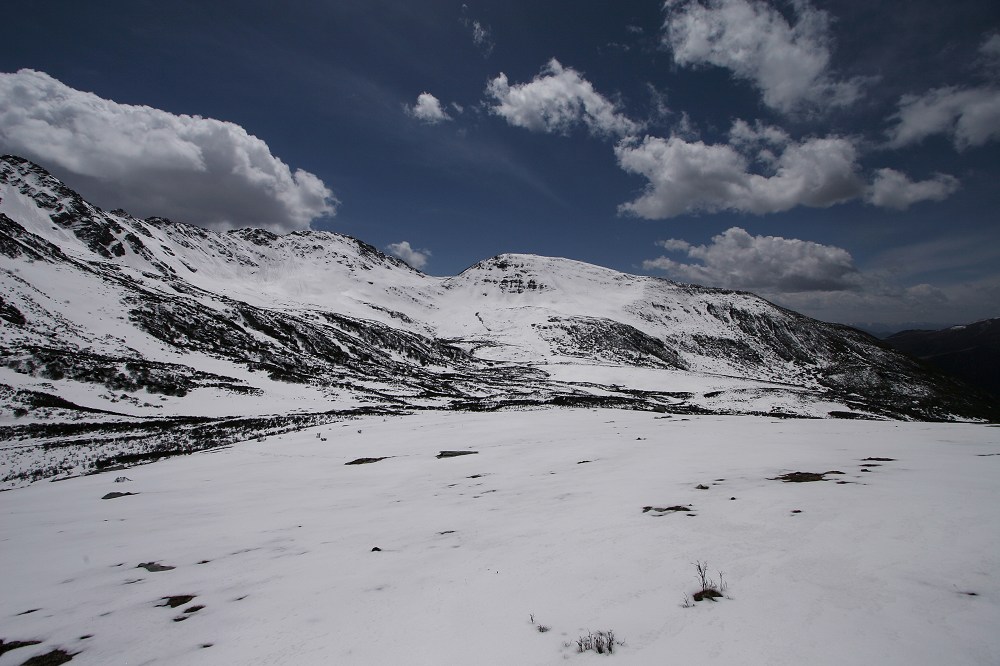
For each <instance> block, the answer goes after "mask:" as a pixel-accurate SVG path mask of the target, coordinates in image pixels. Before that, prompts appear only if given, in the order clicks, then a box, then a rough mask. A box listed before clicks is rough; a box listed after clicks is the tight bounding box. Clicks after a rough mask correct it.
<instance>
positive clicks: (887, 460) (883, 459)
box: [861, 458, 896, 462]
mask: <svg viewBox="0 0 1000 666" xmlns="http://www.w3.org/2000/svg"><path fill="white" fill-rule="evenodd" d="M861 461H862V462H896V459H895V458H862V459H861Z"/></svg>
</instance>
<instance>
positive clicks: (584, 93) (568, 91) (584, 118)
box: [486, 58, 639, 136]
mask: <svg viewBox="0 0 1000 666" xmlns="http://www.w3.org/2000/svg"><path fill="white" fill-rule="evenodd" d="M486 94H487V96H488V97H490V98H492V100H493V104H492V106H490V111H491V112H492V113H494V114H496V115H498V116H501V117H503V118H504V119H505V120H506V121H507V122H508V123H509V124H511V125H514V126H515V127H524V128H525V129H529V130H532V131H536V132H549V133H553V134H568V133H569V132H570V130H572V129H574V128H575V127H577V126H579V125H583V126H585V127H586V128H587V129H588V130H589V131H590V133H591V134H594V135H597V136H624V135H626V134H632V133H634V132H636V131H638V130H639V125H638V124H637V123H635V122H633V121H632V120H630V119H629V118H628V117H626V116H625V115H624V114H623V113H621V112H620V111H618V109H617V107H616V106H615V104H614V103H612V102H611V101H610V100H608V99H607V98H606V97H604V96H603V95H601V94H600V93H599V92H597V91H596V90H594V86H593V85H592V84H591V83H590V81H588V80H587V79H585V78H583V76H581V75H580V73H579V72H577V71H576V70H574V69H573V68H572V67H563V65H562V64H561V63H560V62H559V61H558V60H556V59H555V58H552V59H551V60H549V62H548V63H547V64H546V65H545V66H544V67H543V68H542V71H541V72H540V73H539V74H538V75H537V76H535V78H534V79H532V80H531V82H530V83H517V84H514V85H511V84H510V82H509V81H508V79H507V75H506V74H503V73H501V74H500V75H499V76H497V77H496V78H494V79H493V80H492V81H490V82H489V84H488V85H487V87H486Z"/></svg>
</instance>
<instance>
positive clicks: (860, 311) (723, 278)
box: [643, 227, 1000, 323]
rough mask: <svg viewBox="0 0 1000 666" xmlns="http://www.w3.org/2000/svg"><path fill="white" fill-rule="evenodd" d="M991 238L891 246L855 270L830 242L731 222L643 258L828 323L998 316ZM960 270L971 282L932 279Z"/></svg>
mask: <svg viewBox="0 0 1000 666" xmlns="http://www.w3.org/2000/svg"><path fill="white" fill-rule="evenodd" d="M990 240H991V239H990V238H989V237H988V236H984V237H975V238H945V239H935V240H933V241H927V242H923V243H919V244H916V245H910V246H904V247H900V248H894V249H893V250H890V251H889V252H888V253H886V254H885V255H883V256H880V257H876V259H875V265H874V266H873V267H870V268H868V269H866V270H861V269H859V268H857V267H856V266H855V264H854V260H853V259H852V257H851V255H850V253H849V252H848V251H847V250H845V249H843V248H839V247H836V246H833V245H823V244H820V243H815V242H812V241H805V240H799V239H794V238H781V237H775V236H753V235H751V234H749V233H747V232H746V231H744V230H743V229H740V228H739V227H734V228H731V229H729V230H727V231H725V232H723V233H722V234H719V235H717V236H715V237H714V238H712V239H711V241H710V242H709V243H707V244H705V245H693V244H691V243H689V242H687V241H684V240H680V239H670V240H665V241H660V242H658V243H657V245H659V246H660V247H662V248H664V249H665V250H667V251H668V253H672V255H673V256H672V257H669V256H661V257H658V258H656V259H650V260H647V261H645V262H643V268H644V269H646V270H649V271H663V272H665V273H666V274H667V276H668V277H671V278H673V279H676V280H681V281H684V282H694V283H697V284H706V285H711V286H717V287H724V288H729V289H745V290H749V291H753V292H755V293H757V294H759V295H761V296H763V297H764V298H767V299H768V300H770V301H773V302H775V303H778V304H779V305H783V306H785V307H787V308H790V309H792V310H795V311H797V312H802V313H804V314H807V315H809V316H812V317H816V318H818V319H822V320H825V321H840V322H846V323H850V322H863V321H870V322H872V321H874V322H905V321H941V322H947V321H953V322H962V321H975V320H977V319H982V318H984V317H991V316H996V312H995V304H996V303H997V302H1000V301H998V299H1000V278H998V277H997V275H996V274H995V273H993V272H992V271H989V270H988V269H987V272H986V273H985V274H982V273H981V271H982V269H983V268H984V267H988V266H991V265H994V264H995V260H996V257H997V255H998V250H997V248H996V246H995V244H993V243H990V242H989V241H990ZM945 269H947V270H954V269H961V270H962V272H963V273H964V274H967V275H976V274H977V273H979V274H980V276H979V277H974V278H972V279H970V280H966V281H963V282H954V283H947V284H928V283H927V282H925V281H924V280H926V278H927V276H928V275H929V274H933V273H935V272H937V271H940V270H945Z"/></svg>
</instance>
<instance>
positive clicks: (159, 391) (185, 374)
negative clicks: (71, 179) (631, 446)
mask: <svg viewBox="0 0 1000 666" xmlns="http://www.w3.org/2000/svg"><path fill="white" fill-rule="evenodd" d="M0 254H3V255H4V257H5V259H4V264H5V266H4V268H3V271H2V272H0V280H2V286H3V294H4V296H3V300H2V301H0V336H2V337H0V339H2V340H3V343H4V345H3V348H4V351H2V352H0V392H2V394H3V397H2V399H0V440H7V441H12V440H13V439H15V438H19V437H23V438H25V441H30V442H32V443H33V444H35V445H37V446H42V447H44V446H48V447H49V448H50V449H51V448H53V447H55V446H59V447H61V448H62V449H64V450H66V451H76V454H77V455H78V456H82V455H86V452H87V447H86V446H84V445H82V444H79V443H75V442H77V440H75V439H74V438H73V436H69V435H64V434H60V433H63V432H64V431H68V430H72V428H67V422H68V421H72V420H74V419H76V420H79V419H80V418H82V417H81V414H85V415H86V418H87V419H89V420H91V421H94V422H95V424H96V425H94V429H95V432H96V431H99V430H100V427H99V426H100V425H101V424H100V423H97V422H98V421H101V420H102V419H103V420H104V421H109V420H115V419H117V420H118V421H122V420H124V421H127V422H129V423H132V424H133V425H134V426H135V429H136V433H138V434H134V435H130V436H129V437H132V439H131V440H130V441H131V442H132V443H131V444H128V445H121V446H117V445H116V446H117V448H115V447H114V446H112V447H111V449H109V450H107V451H105V452H104V453H101V454H100V456H99V460H104V461H107V460H110V459H113V458H114V456H119V455H132V454H136V453H140V454H143V455H145V454H154V453H155V452H156V451H157V450H160V449H158V448H157V447H162V446H165V445H163V442H162V438H161V440H157V439H156V437H149V436H147V434H142V433H145V432H146V430H148V428H147V427H146V426H148V425H149V423H151V422H154V421H158V420H163V419H167V418H170V419H177V418H182V419H189V418H206V419H234V418H243V419H245V418H247V417H252V418H256V419H262V420H263V421H268V420H270V421H273V422H277V421H280V420H281V419H283V418H285V417H286V416H288V415H290V414H299V415H310V414H311V415H313V416H312V417H309V418H315V419H319V420H320V421H321V420H322V419H334V418H339V416H338V414H343V413H347V412H350V411H352V410H358V409H362V410H366V409H372V410H381V409H390V410H398V409H496V408H502V407H504V406H522V407H525V406H527V407H530V406H544V405H553V404H555V405H573V404H576V405H597V404H609V405H615V406H626V407H630V408H633V409H650V410H657V411H663V412H666V413H678V414H680V413H719V414H749V413H755V414H757V413H763V414H774V415H792V416H802V417H826V416H831V415H833V416H850V417H862V418H905V419H932V420H949V419H954V418H973V419H983V418H996V410H995V408H994V407H993V406H992V405H991V404H989V403H987V402H984V400H983V398H982V396H980V395H978V394H977V393H976V392H975V391H972V390H969V389H968V388H967V387H965V386H963V385H962V384H960V383H958V382H955V381H953V380H951V379H949V378H947V377H945V376H943V375H938V374H935V373H934V372H933V371H930V370H928V369H927V368H925V367H923V366H921V365H920V364H919V363H917V362H915V361H913V360H911V359H909V358H907V357H905V356H902V355H900V354H898V353H896V352H894V351H892V350H891V349H889V348H888V347H886V346H885V345H884V344H882V343H881V342H879V341H878V340H876V339H875V338H874V337H872V336H870V335H868V334H866V333H862V332H860V331H857V330H855V329H851V328H849V327H846V326H839V325H835V324H827V323H823V322H818V321H816V320H812V319H810V318H808V317H805V316H804V315H801V314H798V313H795V312H792V311H790V310H787V309H784V308H781V307H778V306H776V305H774V304H772V303H770V302H768V301H766V300H764V299H761V298H760V297H758V296H755V295H753V294H750V293H748V292H738V291H731V290H725V289H713V288H707V287H701V286H698V285H685V284H680V283H675V282H671V281H669V280H664V279H661V278H653V277H647V276H639V275H630V274H626V273H620V272H618V271H614V270H612V269H609V268H604V267H600V266H595V265H593V264H588V263H585V262H580V261H576V260H572V259H563V258H558V257H542V256H539V255H530V254H515V253H507V254H500V255H497V256H496V257H491V258H489V259H484V260H482V261H480V262H477V263H475V264H473V265H472V266H470V267H468V268H467V269H465V270H464V271H462V272H461V273H459V274H458V275H455V276H448V277H435V276H430V275H426V274H424V273H421V272H420V271H418V270H415V269H413V268H412V267H410V266H408V265H407V264H405V263H404V262H402V261H400V260H399V259H396V258H394V257H390V256H388V255H386V254H384V253H382V252H381V251H379V250H378V249H377V248H374V247H373V246H371V245H369V244H367V243H364V242H363V241H360V240H358V239H354V238H352V237H350V236H344V235H341V234H336V233H333V232H325V231H312V230H309V231H299V232H292V233H290V234H285V235H277V234H274V233H272V232H269V231H265V230H260V229H236V230H229V231H225V232H217V231H211V230H206V229H201V228H199V227H192V226H190V225H186V224H184V223H181V222H173V221H170V220H166V219H164V218H156V217H153V218H147V219H138V218H135V217H133V216H131V215H129V214H128V213H126V212H125V211H122V210H116V211H111V212H105V211H103V210H101V209H100V208H97V207H96V206H93V205H91V204H89V203H88V202H86V200H84V199H83V197H81V196H80V195H79V194H77V193H76V192H73V191H72V190H70V189H69V188H67V187H66V186H65V185H63V184H62V183H61V182H60V181H58V179H56V178H55V177H54V176H52V175H51V174H49V173H48V172H47V171H45V170H44V169H43V168H42V167H40V166H38V165H35V164H33V163H31V162H28V161H27V160H23V159H22V158H16V157H3V158H0ZM38 396H49V397H48V398H39V397H38ZM39 405H41V406H39ZM53 405H58V406H53ZM66 405H73V406H75V407H76V408H78V410H79V411H78V412H77V413H76V414H74V413H73V408H72V407H67V406H66ZM95 410H96V411H95ZM108 413H113V414H117V416H114V417H112V416H107V414H108ZM96 414H105V416H100V417H98V416H95V415H96ZM263 421H262V422H263ZM105 425H107V424H105ZM115 427H116V428H118V427H119V426H118V425H116V426H115ZM268 427H270V426H268ZM274 427H278V426H274ZM144 428H145V430H144ZM264 429H265V430H266V427H264ZM140 431H141V432H140ZM240 432H241V434H243V435H246V434H250V435H252V434H253V432H256V431H253V430H251V431H242V430H241V431H240ZM39 433H41V434H39ZM233 436H234V437H235V436H236V435H235V434H234V435H233ZM170 446H174V447H175V444H170ZM198 446H201V444H199V445H198ZM28 448H30V447H28ZM175 448H176V447H175ZM163 450H164V451H167V450H174V449H170V448H169V447H167V448H164V449H163ZM71 467H72V468H73V469H76V470H78V468H79V467H80V465H79V464H77V463H73V465H72V466H71ZM23 468H24V465H20V466H19V464H8V468H7V469H0V472H3V473H4V474H5V478H9V477H11V475H15V476H16V475H18V474H21V473H23V472H24V469H23ZM78 471H79V470H78Z"/></svg>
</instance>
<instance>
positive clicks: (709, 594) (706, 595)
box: [691, 590, 722, 601]
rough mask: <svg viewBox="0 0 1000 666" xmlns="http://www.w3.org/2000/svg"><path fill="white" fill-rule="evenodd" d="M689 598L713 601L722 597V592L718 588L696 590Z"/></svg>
mask: <svg viewBox="0 0 1000 666" xmlns="http://www.w3.org/2000/svg"><path fill="white" fill-rule="evenodd" d="M691 598H692V599H694V600H695V601H704V600H705V599H708V600H710V601H715V600H716V599H721V598H722V592H719V591H718V590H698V591H697V592H695V593H694V594H692V595H691Z"/></svg>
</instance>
